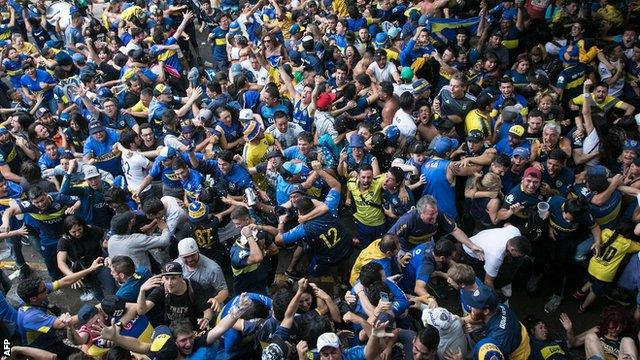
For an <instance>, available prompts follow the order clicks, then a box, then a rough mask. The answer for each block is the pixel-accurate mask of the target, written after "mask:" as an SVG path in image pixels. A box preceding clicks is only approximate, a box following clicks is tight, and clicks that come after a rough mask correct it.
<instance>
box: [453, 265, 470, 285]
mask: <svg viewBox="0 0 640 360" xmlns="http://www.w3.org/2000/svg"><path fill="white" fill-rule="evenodd" d="M447 275H448V276H449V277H450V278H451V280H453V281H455V282H456V283H457V284H459V285H471V284H473V283H475V281H476V273H475V271H473V268H472V267H471V266H469V265H467V264H453V265H451V266H450V267H449V270H448V271H447Z"/></svg>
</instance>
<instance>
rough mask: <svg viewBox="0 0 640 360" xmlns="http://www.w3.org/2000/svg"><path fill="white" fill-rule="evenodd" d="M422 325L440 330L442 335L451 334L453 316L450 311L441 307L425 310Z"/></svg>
mask: <svg viewBox="0 0 640 360" xmlns="http://www.w3.org/2000/svg"><path fill="white" fill-rule="evenodd" d="M422 323H423V324H424V325H425V326H427V324H428V325H431V326H433V327H435V328H436V329H438V332H439V333H440V334H443V333H447V332H449V329H451V325H452V324H453V316H452V315H451V313H450V312H449V310H447V309H445V308H441V307H437V308H435V309H424V310H423V311H422Z"/></svg>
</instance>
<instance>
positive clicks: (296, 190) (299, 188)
mask: <svg viewBox="0 0 640 360" xmlns="http://www.w3.org/2000/svg"><path fill="white" fill-rule="evenodd" d="M295 193H299V194H302V195H305V194H306V193H307V190H305V189H304V188H303V187H302V185H300V184H296V185H293V186H292V187H291V188H290V189H289V195H291V194H295Z"/></svg>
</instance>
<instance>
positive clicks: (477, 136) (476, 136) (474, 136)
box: [467, 129, 484, 143]
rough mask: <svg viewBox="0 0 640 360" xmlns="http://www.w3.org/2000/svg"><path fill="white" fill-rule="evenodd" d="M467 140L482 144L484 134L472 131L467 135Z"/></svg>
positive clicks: (475, 130) (480, 131)
mask: <svg viewBox="0 0 640 360" xmlns="http://www.w3.org/2000/svg"><path fill="white" fill-rule="evenodd" d="M467 140H468V141H471V142H472V143H478V142H481V141H482V140H484V132H482V130H478V129H474V130H471V131H469V134H468V135H467Z"/></svg>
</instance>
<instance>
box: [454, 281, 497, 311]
mask: <svg viewBox="0 0 640 360" xmlns="http://www.w3.org/2000/svg"><path fill="white" fill-rule="evenodd" d="M462 301H463V302H464V303H465V304H467V305H469V306H470V307H472V308H476V309H495V308H496V307H498V296H497V295H496V293H495V292H494V291H493V290H491V289H490V288H489V287H487V286H486V285H479V286H478V288H477V289H475V290H474V291H467V290H464V291H462Z"/></svg>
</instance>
